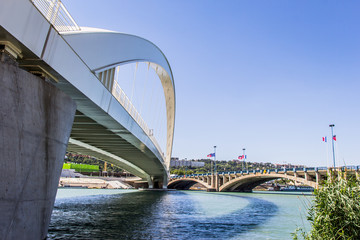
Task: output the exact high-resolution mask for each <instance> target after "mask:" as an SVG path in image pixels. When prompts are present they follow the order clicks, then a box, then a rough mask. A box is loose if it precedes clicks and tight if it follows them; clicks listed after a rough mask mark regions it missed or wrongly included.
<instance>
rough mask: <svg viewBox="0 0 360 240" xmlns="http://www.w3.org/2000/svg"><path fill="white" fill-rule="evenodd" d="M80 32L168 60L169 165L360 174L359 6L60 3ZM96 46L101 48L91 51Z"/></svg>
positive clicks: (130, 0)
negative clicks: (126, 41)
mask: <svg viewBox="0 0 360 240" xmlns="http://www.w3.org/2000/svg"><path fill="white" fill-rule="evenodd" d="M63 2H64V4H65V6H66V7H67V9H68V10H69V12H70V13H71V15H72V16H73V18H74V19H75V20H76V22H77V23H78V24H79V25H80V26H89V27H98V28H105V29H110V30H115V31H119V32H125V33H130V34H135V35H138V36H141V37H144V38H146V39H148V40H150V41H152V42H153V43H155V44H156V45H157V46H158V47H160V49H162V51H163V52H164V53H165V55H166V56H167V58H168V60H169V62H170V65H171V67H172V70H173V74H174V78H175V85H176V97H177V99H176V101H177V105H176V127H175V139H174V149H173V156H175V157H176V156H177V157H180V158H188V159H191V158H195V159H197V158H204V157H206V155H207V154H208V153H211V152H212V151H213V146H214V145H217V159H219V160H231V159H235V158H237V156H238V155H240V154H241V153H242V151H241V149H242V148H243V147H245V148H246V149H247V152H246V153H247V155H248V160H250V161H256V162H273V163H284V162H287V163H293V164H306V165H309V166H314V165H317V166H325V165H326V164H327V161H326V145H325V144H324V143H323V142H322V141H321V137H322V136H325V135H327V136H329V135H330V128H329V126H328V125H329V124H330V123H334V124H335V125H336V126H335V134H336V135H337V139H338V141H337V152H338V153H337V154H338V160H340V163H341V164H343V160H345V162H346V163H347V164H358V165H360V160H359V154H358V151H359V149H360V138H359V135H360V107H359V104H360V81H359V80H360V31H359V26H360V14H359V9H360V2H359V1H303V0H301V1H300V0H298V1H281V0H277V1H270V0H266V1H265V0H264V1H250V0H249V1H238V0H232V1H230V0H226V1H214V0H206V1H205V0H197V1H192V0H181V1H180V0H178V1H165V0H161V1H160V0H159V1H157V0H154V1H146V0H127V1H119V0H107V1H100V0H96V1H95V0H76V1H74V0H72V1H70V0H63ZM97 47H100V46H97Z"/></svg>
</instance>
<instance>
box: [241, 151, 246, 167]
mask: <svg viewBox="0 0 360 240" xmlns="http://www.w3.org/2000/svg"><path fill="white" fill-rule="evenodd" d="M245 150H246V149H245V148H243V167H242V168H243V169H242V170H243V171H244V162H245Z"/></svg>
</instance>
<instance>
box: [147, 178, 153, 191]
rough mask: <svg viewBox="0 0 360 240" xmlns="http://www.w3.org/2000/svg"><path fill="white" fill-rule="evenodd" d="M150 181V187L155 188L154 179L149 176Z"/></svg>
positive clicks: (148, 180)
mask: <svg viewBox="0 0 360 240" xmlns="http://www.w3.org/2000/svg"><path fill="white" fill-rule="evenodd" d="M147 182H148V188H149V189H153V188H154V180H153V179H152V178H151V177H150V176H149V177H148V179H147Z"/></svg>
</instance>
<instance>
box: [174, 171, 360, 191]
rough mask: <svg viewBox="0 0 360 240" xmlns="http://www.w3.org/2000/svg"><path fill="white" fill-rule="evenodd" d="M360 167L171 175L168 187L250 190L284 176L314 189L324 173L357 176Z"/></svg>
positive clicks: (326, 174) (327, 174) (324, 176)
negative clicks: (198, 185)
mask: <svg viewBox="0 0 360 240" xmlns="http://www.w3.org/2000/svg"><path fill="white" fill-rule="evenodd" d="M359 173H360V166H352V167H348V168H344V167H340V168H336V169H332V168H329V169H328V168H326V167H319V168H291V169H286V168H285V169H265V170H253V171H238V172H222V173H218V174H193V175H183V176H177V177H172V178H171V179H170V181H169V185H168V188H170V189H182V190H187V189H190V187H192V186H193V185H195V184H197V183H199V184H201V185H202V186H204V188H206V189H207V190H208V191H217V192H251V191H252V189H253V188H255V187H256V186H258V185H260V184H262V183H265V182H268V181H271V180H274V179H280V178H283V179H288V180H291V181H293V182H294V183H295V184H301V185H306V186H309V187H313V188H318V187H319V185H320V184H321V183H322V182H323V181H324V180H327V178H328V176H334V177H336V178H337V177H342V176H343V175H344V174H346V175H347V176H349V175H354V176H355V177H356V178H359Z"/></svg>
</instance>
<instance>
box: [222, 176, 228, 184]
mask: <svg viewBox="0 0 360 240" xmlns="http://www.w3.org/2000/svg"><path fill="white" fill-rule="evenodd" d="M227 182H228V178H227V176H225V174H224V175H223V184H225V183H227Z"/></svg>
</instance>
